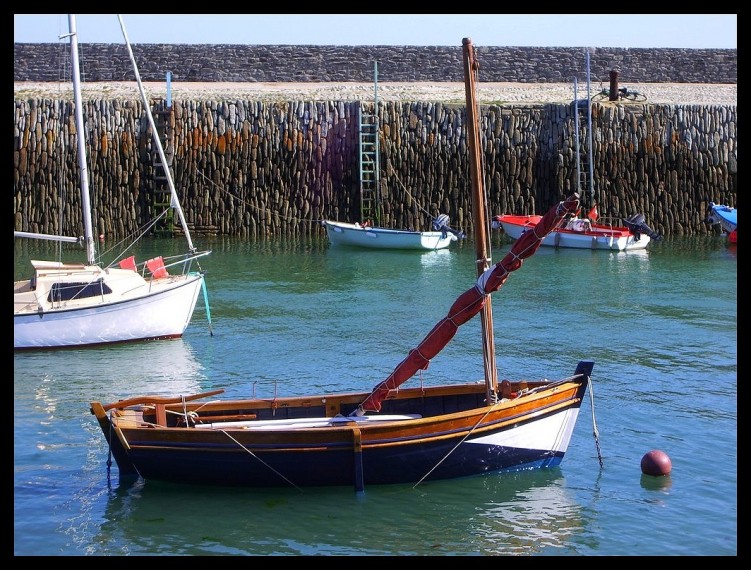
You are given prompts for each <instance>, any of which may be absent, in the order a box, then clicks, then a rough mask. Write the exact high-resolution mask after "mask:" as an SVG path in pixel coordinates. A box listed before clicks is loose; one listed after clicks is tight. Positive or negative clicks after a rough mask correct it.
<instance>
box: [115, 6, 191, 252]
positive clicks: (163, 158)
mask: <svg viewBox="0 0 751 570" xmlns="http://www.w3.org/2000/svg"><path fill="white" fill-rule="evenodd" d="M117 19H118V21H119V22H120V29H121V30H122V31H123V38H124V39H125V46H126V47H127V48H128V55H129V56H130V62H131V63H132V64H133V71H134V72H135V74H136V83H137V84H138V92H139V93H140V94H141V101H143V107H144V109H146V116H147V117H148V119H149V125H151V132H152V133H153V135H154V144H155V145H156V149H157V151H158V152H159V160H161V161H162V164H167V157H166V156H165V155H164V148H163V147H162V141H161V140H159V131H157V128H156V123H155V122H154V116H153V115H152V114H151V106H150V103H149V98H148V97H147V96H146V91H145V90H144V88H143V84H142V83H141V74H140V73H138V65H137V64H136V58H135V56H134V55H133V49H132V48H131V47H130V40H129V39H128V33H127V32H126V31H125V23H124V22H123V18H122V16H120V14H118V15H117ZM164 171H165V174H166V176H167V185H168V186H169V190H170V195H171V196H172V203H171V206H172V207H173V208H174V209H175V210H176V211H177V217H178V218H179V220H180V225H181V226H182V228H183V233H185V238H186V239H187V240H188V249H189V250H190V251H195V247H193V240H192V239H191V238H190V230H188V224H187V222H186V221H185V214H184V213H183V209H182V206H180V200H179V199H178V197H177V190H175V182H174V181H173V180H172V173H171V172H170V170H169V168H165V169H164Z"/></svg>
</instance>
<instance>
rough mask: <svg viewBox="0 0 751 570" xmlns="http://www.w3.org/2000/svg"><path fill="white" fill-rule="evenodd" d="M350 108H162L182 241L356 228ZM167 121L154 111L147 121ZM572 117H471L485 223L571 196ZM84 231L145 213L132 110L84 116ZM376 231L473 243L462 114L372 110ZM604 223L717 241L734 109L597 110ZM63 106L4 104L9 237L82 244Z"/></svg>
mask: <svg viewBox="0 0 751 570" xmlns="http://www.w3.org/2000/svg"><path fill="white" fill-rule="evenodd" d="M363 106H364V107H365V111H366V112H371V113H372V112H373V108H372V103H370V104H368V103H363V102H359V101H353V102H348V101H329V102H309V101H289V102H285V103H264V102H260V101H251V100H218V101H201V100H181V101H174V102H173V107H172V109H171V116H170V119H171V121H172V127H173V129H172V134H173V136H172V140H171V142H172V144H171V146H172V148H173V151H174V152H173V154H174V157H173V162H172V167H173V171H174V177H175V185H176V187H177V190H178V193H179V196H180V200H181V204H182V206H183V209H184V210H185V213H186V215H187V218H188V220H189V225H190V226H191V228H192V229H193V230H194V231H196V232H197V233H198V234H200V233H205V234H208V233H211V234H224V235H232V236H240V237H264V236H266V237H280V236H298V235H310V234H315V235H318V234H320V235H323V229H322V227H321V224H320V221H321V220H323V219H336V220H344V221H358V220H359V219H360V202H359V162H358V161H359V146H358V118H359V113H360V112H361V107H363ZM160 110H164V102H163V101H157V102H155V106H154V111H160ZM574 114H575V113H574V110H573V105H565V104H545V105H527V106H516V105H503V106H497V105H487V106H485V105H484V106H482V107H481V121H482V124H481V133H482V149H483V162H484V176H485V181H486V186H487V190H488V193H489V198H490V211H491V213H492V214H497V213H504V212H505V213H518V214H526V213H539V212H542V211H544V210H546V209H547V208H548V207H550V206H551V205H552V204H554V203H555V202H557V201H558V200H560V199H562V198H563V197H564V196H565V195H567V194H569V193H570V192H571V191H573V190H574V189H575V188H576V185H577V160H576V149H575V135H574V126H573V125H574V123H573V121H574ZM84 116H85V117H86V122H87V128H86V132H85V133H84V134H85V137H86V142H87V148H88V149H89V153H90V161H89V162H90V172H89V175H90V180H91V183H90V186H91V190H92V205H93V208H94V218H93V220H94V226H95V228H94V230H95V232H96V233H98V234H104V235H105V236H107V237H108V238H117V237H123V236H125V235H127V234H130V233H132V232H136V230H137V229H138V228H139V227H141V226H143V225H144V224H145V223H147V222H148V221H149V220H150V219H151V217H152V216H153V215H154V213H155V209H156V206H155V188H156V185H157V182H156V180H155V171H154V166H153V164H154V163H153V148H152V139H151V132H150V128H149V127H148V121H147V119H146V116H145V114H144V109H143V106H142V105H141V103H140V101H136V100H106V99H97V100H90V101H88V102H87V103H86V107H85V110H84ZM378 116H379V132H380V150H381V155H380V164H381V171H382V177H381V192H382V196H383V199H384V208H385V212H386V214H385V219H383V220H382V225H385V226H387V227H396V228H414V229H417V230H422V229H427V228H428V227H429V223H430V217H429V216H433V215H436V214H438V213H447V214H448V215H449V216H450V218H451V225H452V226H453V227H457V228H461V229H463V230H464V231H467V232H469V231H470V229H471V228H470V226H469V224H470V222H469V215H470V212H471V210H470V207H471V204H470V188H469V184H470V180H469V165H468V161H467V144H466V124H465V123H466V114H465V110H464V107H463V106H461V105H450V104H443V103H422V102H411V103H400V102H381V103H379V109H378ZM592 126H593V150H594V165H593V166H594V181H595V185H594V187H595V195H594V196H589V195H588V194H586V193H585V195H584V196H583V198H584V205H585V206H589V205H591V203H592V202H593V201H596V202H597V203H598V205H599V212H600V215H601V216H608V217H614V218H624V217H628V216H630V215H632V214H634V213H637V212H640V213H643V214H644V215H645V217H646V221H647V223H648V224H649V225H650V226H652V227H653V228H654V229H656V230H657V231H659V232H660V233H662V234H663V235H695V234H706V233H709V232H712V231H716V229H715V228H711V227H710V226H708V225H707V224H706V217H707V212H708V207H709V202H711V201H713V202H716V203H728V204H732V205H735V204H736V202H737V107H736V106H700V105H684V106H674V105H650V104H621V103H619V104H616V103H609V102H607V103H604V104H598V103H596V104H593V107H592ZM75 135H76V133H75V124H74V118H73V105H72V102H71V101H61V100H51V99H30V100H23V101H22V100H16V101H15V103H14V146H13V175H14V187H13V191H14V213H15V229H16V230H21V231H31V232H43V233H51V234H56V233H63V234H66V235H82V233H83V224H82V221H81V215H80V209H81V208H80V195H79V190H78V189H79V182H78V164H77V157H76V153H77V150H76V138H75Z"/></svg>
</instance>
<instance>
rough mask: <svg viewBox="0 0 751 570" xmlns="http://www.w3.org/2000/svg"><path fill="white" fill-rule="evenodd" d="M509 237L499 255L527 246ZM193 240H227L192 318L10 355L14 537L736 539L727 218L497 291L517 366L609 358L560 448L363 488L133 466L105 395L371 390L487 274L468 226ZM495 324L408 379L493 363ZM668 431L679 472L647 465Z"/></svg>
mask: <svg viewBox="0 0 751 570" xmlns="http://www.w3.org/2000/svg"><path fill="white" fill-rule="evenodd" d="M494 240H496V241H494V243H493V245H494V254H493V259H494V261H499V260H500V259H501V258H502V256H503V255H504V254H505V252H507V251H508V248H509V247H510V244H509V243H507V242H505V241H501V238H500V237H499V236H496V237H495V238H494ZM195 241H196V242H197V243H196V246H197V247H198V248H200V249H211V250H212V251H213V253H212V255H211V256H209V257H207V258H204V259H203V260H202V266H203V268H204V269H205V270H206V271H207V273H206V282H207V288H208V302H209V308H210V311H207V310H206V307H205V305H204V300H203V299H200V300H199V304H198V307H197V309H196V313H195V314H194V317H193V320H192V322H191V324H190V326H189V327H188V329H187V331H186V334H185V335H184V337H183V338H182V339H180V340H172V341H158V342H148V343H139V344H132V345H125V346H112V347H107V348H94V349H74V350H62V351H61V350H57V351H40V352H29V353H17V354H14V356H13V367H14V370H13V372H14V394H13V396H14V404H15V406H14V442H13V444H14V445H13V447H14V495H13V499H14V508H13V510H14V547H13V551H14V554H15V555H17V556H30V555H64V556H81V555H346V556H352V555H399V556H409V555H441V556H459V555H528V556H550V555H569V556H574V555H608V556H611V555H622V556H639V555H653V556H657V555H672V556H683V555H694V556H705V555H719V556H734V555H737V552H738V551H737V548H738V544H737V522H738V518H737V498H738V494H737V420H738V413H737V339H738V335H737V251H736V248H735V246H729V245H727V243H726V242H725V240H724V238H722V237H690V238H679V237H674V238H668V239H665V240H662V241H660V242H654V243H652V244H650V246H649V249H648V250H647V251H644V252H629V253H611V252H604V251H594V252H593V251H588V250H587V251H579V250H555V249H550V248H542V249H540V250H539V251H538V253H537V254H536V255H535V256H534V257H532V258H530V259H529V260H527V261H525V262H524V265H523V267H522V268H521V269H520V270H519V271H517V272H516V273H514V274H512V275H511V276H510V278H509V280H508V282H507V283H506V284H505V285H504V286H503V288H502V289H501V290H500V291H498V292H497V293H495V294H494V295H493V297H492V299H493V301H492V303H493V307H494V314H495V319H494V327H495V333H496V351H497V360H498V368H499V378H501V379H503V378H510V379H521V378H530V379H531V378H541V377H546V378H551V379H552V378H556V377H563V376H567V375H570V374H571V373H572V372H573V370H574V367H575V366H576V363H577V362H578V361H579V360H582V359H591V360H594V362H595V367H594V372H593V377H592V382H593V384H592V385H593V390H592V391H591V392H590V393H589V394H588V396H587V399H586V400H585V403H584V405H583V406H582V410H581V413H580V415H579V421H578V423H577V426H576V429H575V432H574V437H573V441H572V443H571V445H570V447H569V450H568V453H567V454H566V456H565V458H564V460H563V463H562V464H561V466H560V467H557V468H555V469H552V470H537V471H526V472H519V473H513V474H503V475H491V476H485V477H474V478H468V479H463V480H454V481H443V482H431V483H423V484H421V485H419V486H417V487H413V486H410V485H395V486H380V487H379V486H372V487H367V486H366V490H365V492H364V493H361V494H357V493H355V492H354V491H353V489H352V488H349V487H347V488H324V489H308V488H303V489H298V488H290V489H273V490H269V489H264V490H254V489H235V488H212V487H196V486H183V485H169V484H164V483H158V482H152V481H149V482H143V481H140V482H137V483H130V484H121V483H120V482H119V480H118V476H117V467H116V465H114V463H113V464H112V466H111V469H108V466H107V463H108V453H107V446H106V443H105V441H104V438H103V437H102V435H101V433H100V431H99V427H98V425H97V424H96V422H95V420H94V417H93V416H92V415H91V414H90V413H89V409H88V408H89V402H90V401H92V400H102V401H113V400H116V399H120V398H125V397H128V396H132V395H138V394H144V393H151V394H174V393H182V394H188V393H194V392H199V391H206V390H211V389H216V388H224V389H225V390H226V392H225V395H229V396H238V397H239V396H250V395H253V394H255V395H258V396H268V397H273V396H274V394H278V395H292V394H301V393H306V394H311V393H320V392H327V391H350V390H365V389H369V388H370V387H372V386H373V385H375V384H376V383H378V382H379V381H380V380H382V379H384V378H386V376H388V374H389V373H390V372H391V370H392V369H393V368H394V367H395V366H396V365H397V364H398V363H399V362H400V361H401V360H402V359H403V358H404V357H405V356H406V355H407V353H408V351H409V350H410V349H412V348H414V346H416V345H417V343H419V341H420V340H422V338H423V337H424V336H425V334H426V333H427V332H428V331H429V330H430V329H431V328H432V327H433V325H434V324H435V323H436V322H437V321H438V320H439V319H441V318H442V317H443V316H444V315H445V314H446V312H447V311H448V308H449V307H450V306H451V304H452V303H453V301H454V300H455V298H456V297H457V295H458V294H459V293H461V292H462V291H464V290H466V289H467V288H468V287H470V286H471V285H472V283H473V282H474V248H473V246H472V244H471V243H470V242H466V241H465V242H461V243H458V244H453V245H452V246H451V248H450V249H449V250H443V251H439V252H429V253H419V252H380V251H359V250H354V249H346V248H332V247H329V245H328V244H327V242H326V241H325V239H319V238H310V239H307V238H306V239H303V240H299V241H297V240H292V241H290V240H283V239H279V240H272V241H258V242H249V241H243V240H238V239H231V238H225V237H199V238H198V239H197V240H195ZM20 242H22V240H16V250H15V276H16V278H17V279H18V278H21V277H22V276H26V274H27V273H28V271H30V265H29V263H28V259H29V258H38V259H54V258H55V257H54V256H55V246H52V245H50V244H44V243H28V242H27V243H20ZM180 245H182V243H180ZM165 246H170V247H172V245H171V242H170V241H169V240H157V241H148V242H144V243H142V244H141V245H140V246H139V249H138V250H136V252H135V254H136V257H137V259H141V260H143V259H147V258H148V257H151V256H153V254H155V253H156V252H157V249H158V251H159V253H160V254H162V253H165V252H164V247H165ZM174 247H177V244H175V245H174ZM66 249H67V248H66ZM167 253H169V252H167ZM66 255H68V256H69V257H68V259H69V260H74V259H78V255H80V252H76V253H70V254H66ZM209 317H210V321H211V322H210V324H209ZM479 334H480V325H479V321H470V322H469V323H467V324H465V325H464V326H463V327H461V328H460V330H459V332H458V333H457V335H456V336H455V338H454V340H453V341H452V342H451V343H450V344H449V345H448V346H447V347H446V349H445V350H444V351H443V352H442V353H440V354H439V355H438V356H437V357H436V358H434V359H433V361H432V362H431V364H430V367H429V368H428V369H427V370H426V371H424V372H423V373H422V375H421V376H416V377H414V378H412V379H411V380H410V381H409V382H408V383H407V385H408V386H415V385H419V383H420V382H422V383H424V384H426V385H428V384H432V383H443V382H453V381H460V380H470V381H473V380H480V379H481V378H482V375H483V371H482V357H481V356H482V351H481V346H480V343H479ZM595 434H596V436H595ZM652 449H660V450H663V451H664V452H665V453H667V454H668V455H669V457H670V458H671V461H672V472H671V474H670V475H669V476H667V477H657V478H655V477H650V476H646V475H642V473H641V469H640V461H641V458H642V457H643V455H644V454H645V453H647V452H648V451H650V450H652ZM598 450H599V454H598ZM598 455H601V458H602V465H601V464H600V461H599V457H598Z"/></svg>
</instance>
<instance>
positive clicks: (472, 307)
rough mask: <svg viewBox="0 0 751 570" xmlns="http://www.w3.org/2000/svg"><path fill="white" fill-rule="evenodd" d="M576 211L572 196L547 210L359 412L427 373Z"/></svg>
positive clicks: (377, 405)
mask: <svg viewBox="0 0 751 570" xmlns="http://www.w3.org/2000/svg"><path fill="white" fill-rule="evenodd" d="M578 208H579V195H578V194H576V193H574V194H572V195H571V196H569V197H568V198H567V199H566V200H565V201H563V202H559V203H558V204H556V205H555V206H553V207H552V208H551V209H550V210H548V212H547V213H546V214H545V215H544V216H543V217H542V219H541V220H540V221H539V222H538V223H537V225H536V226H535V227H534V228H533V229H531V230H527V231H526V232H524V233H523V234H522V235H521V236H520V237H519V239H517V240H516V241H515V242H514V245H513V246H512V247H511V251H509V252H508V253H507V254H506V256H505V257H504V258H503V259H502V260H501V261H499V262H498V263H496V264H495V265H494V266H492V267H489V268H488V269H487V270H485V272H484V273H483V274H482V275H480V277H479V278H478V279H477V282H476V283H475V285H474V286H473V287H472V288H471V289H468V290H467V291H465V292H464V293H462V294H461V295H459V298H458V299H457V300H456V301H455V302H454V304H453V305H451V309H449V312H448V314H447V315H446V316H445V317H444V318H443V319H442V320H441V321H439V322H438V324H437V325H436V326H434V327H433V330H431V331H430V332H429V333H428V334H427V336H426V337H425V338H424V339H423V340H422V342H421V343H420V344H419V345H418V346H417V348H414V349H412V350H411V351H410V352H409V355H407V358H405V359H404V360H402V361H401V362H400V363H399V365H397V367H396V368H395V369H394V371H393V372H392V373H391V375H390V376H389V377H388V378H386V380H384V381H383V382H381V383H380V384H378V385H377V386H376V387H375V388H373V391H372V392H371V393H370V395H369V396H368V397H367V398H366V399H365V400H364V401H363V403H362V404H360V408H359V409H358V412H359V413H363V412H378V411H380V409H381V402H383V400H384V399H385V398H386V396H388V393H389V391H390V390H393V389H394V388H398V387H399V386H401V385H402V384H403V383H404V382H406V381H407V380H409V379H410V378H411V377H412V376H413V375H414V374H415V373H416V372H417V371H418V370H425V369H427V367H428V364H430V360H431V359H432V358H433V357H434V356H435V355H436V354H438V353H439V352H441V350H443V347H444V346H446V345H447V344H448V342H449V341H450V340H451V339H452V338H453V337H454V335H455V334H456V331H457V329H458V328H459V326H460V325H463V324H464V323H466V322H467V321H468V320H470V319H471V318H472V317H474V316H475V315H476V314H477V313H479V312H480V311H481V310H482V307H483V306H484V305H485V299H486V297H487V295H490V293H492V292H493V291H497V290H498V289H500V288H501V286H503V284H504V283H505V282H506V279H508V276H509V274H510V273H511V272H512V271H516V270H517V269H519V268H520V267H521V266H522V261H524V260H525V259H526V258H528V257H530V256H531V255H533V254H534V253H535V252H536V251H537V248H539V247H540V243H542V240H543V238H544V237H545V236H546V235H548V234H549V233H550V232H551V231H552V230H554V229H555V228H557V227H558V226H559V225H560V224H561V222H562V221H563V219H564V218H565V217H566V215H567V214H569V213H574V212H576V210H577V209H578Z"/></svg>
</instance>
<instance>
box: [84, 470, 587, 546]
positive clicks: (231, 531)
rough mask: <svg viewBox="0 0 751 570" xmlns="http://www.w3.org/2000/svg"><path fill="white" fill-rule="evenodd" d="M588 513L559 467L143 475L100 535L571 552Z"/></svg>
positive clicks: (165, 541) (114, 495)
mask: <svg viewBox="0 0 751 570" xmlns="http://www.w3.org/2000/svg"><path fill="white" fill-rule="evenodd" d="M580 511H581V508H580V506H579V505H578V504H577V502H576V501H575V499H574V498H573V497H572V494H571V493H570V492H569V491H568V490H567V489H566V485H565V480H564V478H563V476H562V475H561V473H560V471H559V470H558V469H557V468H556V469H552V470H543V471H527V472H520V473H509V474H503V475H490V476H485V477H472V478H468V479H463V480H460V481H456V480H454V481H451V482H432V483H430V484H423V485H421V486H419V487H417V488H415V487H412V486H402V485H396V486H390V485H389V486H377V487H371V488H366V490H365V492H364V493H361V494H356V493H354V491H353V490H352V489H349V488H313V489H310V488H306V489H302V490H297V489H281V490H280V489H268V490H245V489H228V488H213V487H212V488H207V487H193V486H181V485H169V484H159V483H151V482H148V483H144V482H143V481H139V482H136V483H132V484H129V485H123V486H118V487H115V488H113V490H111V491H110V494H109V498H108V500H107V504H106V513H105V516H104V519H105V522H104V523H103V524H102V525H101V528H100V529H99V532H98V533H97V536H96V538H95V542H96V543H97V544H99V545H101V547H102V548H103V549H104V550H105V551H107V550H109V549H111V548H112V549H114V548H115V545H117V544H129V545H130V549H131V551H130V553H132V554H139V553H158V552H157V550H158V549H164V551H165V552H169V553H171V554H186V555H188V554H189V555H200V554H204V555H205V554H251V555H274V554H287V555H289V554H292V555H306V554H337V555H491V554H509V555H510V554H517V555H529V554H571V553H573V552H572V551H571V546H570V544H571V543H572V542H575V537H576V536H577V534H579V533H580V532H581V530H582V527H583V526H584V525H583V522H582V520H581V517H582V515H581V512H580ZM205 512H212V513H215V514H216V515H217V516H215V517H212V519H211V523H210V524H207V522H206V520H205V519H202V518H201V517H200V516H197V515H198V514H199V513H205ZM222 513H224V515H226V516H222ZM189 537H190V538H189ZM195 537H200V539H199V540H196V539H195ZM567 545H568V546H567Z"/></svg>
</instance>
